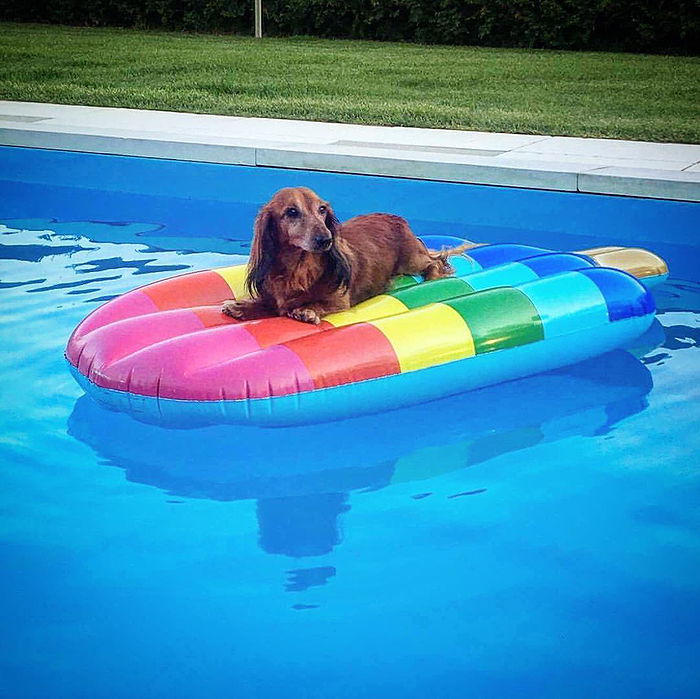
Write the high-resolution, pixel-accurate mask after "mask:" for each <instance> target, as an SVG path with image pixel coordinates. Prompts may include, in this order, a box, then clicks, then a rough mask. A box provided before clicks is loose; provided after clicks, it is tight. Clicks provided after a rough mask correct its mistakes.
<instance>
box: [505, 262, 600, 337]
mask: <svg viewBox="0 0 700 699" xmlns="http://www.w3.org/2000/svg"><path fill="white" fill-rule="evenodd" d="M519 288H520V291H522V292H523V293H524V294H525V295H526V296H527V297H528V298H529V299H530V301H532V303H533V304H534V306H535V308H536V309H537V311H538V313H539V314H540V318H541V319H542V325H543V326H544V337H545V339H547V338H551V337H558V336H560V335H568V334H569V333H573V332H579V331H581V330H585V329H586V328H595V327H600V326H604V325H606V324H608V323H609V322H610V320H609V318H608V305H607V303H606V302H605V298H604V296H603V294H602V293H601V291H600V289H599V288H598V286H597V285H596V284H595V283H594V282H593V281H592V280H591V279H588V277H586V276H585V275H583V274H580V273H579V272H564V273H562V274H556V275H553V276H551V277H545V278H544V279H538V280H537V281H536V282H531V283H529V284H523V285H522V286H521V287H519Z"/></svg>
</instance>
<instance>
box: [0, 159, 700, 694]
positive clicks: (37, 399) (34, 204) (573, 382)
mask: <svg viewBox="0 0 700 699" xmlns="http://www.w3.org/2000/svg"><path fill="white" fill-rule="evenodd" d="M290 184H292V185H295V184H306V185H309V186H312V187H314V188H315V189H317V190H318V191H319V192H320V193H321V194H322V195H323V196H325V197H328V198H329V199H330V200H331V201H332V202H333V203H334V204H335V206H336V210H337V212H338V213H339V214H340V216H341V218H344V217H348V216H350V215H353V214H355V213H360V212H362V211H372V210H390V211H393V212H395V213H399V214H403V215H405V216H407V218H409V220H410V222H411V223H412V225H413V226H414V228H415V230H416V231H417V232H418V233H423V234H426V233H454V234H463V235H467V236H470V237H472V238H474V239H478V240H482V241H485V242H498V241H511V242H528V243H532V244H536V245H543V246H547V247H552V248H555V249H580V248H584V247H591V246H594V245H605V244H630V245H643V246H646V247H649V248H651V249H653V250H655V251H656V252H658V253H659V254H661V255H662V256H664V257H665V258H666V259H667V261H668V262H669V266H670V268H671V277H670V279H669V280H668V281H667V282H666V283H664V284H663V285H662V286H661V287H658V288H657V289H656V290H655V297H656V300H657V304H658V308H659V315H658V321H659V322H658V323H657V324H656V325H655V327H654V328H652V331H650V333H648V334H647V336H645V337H644V338H641V339H640V340H639V341H638V342H637V343H634V346H633V347H630V348H628V349H629V351H622V350H620V351H618V352H614V353H611V354H608V355H606V356H604V357H599V358H597V359H595V360H592V361H588V362H584V363H582V364H578V365H576V366H573V367H569V368H566V369H560V370H558V371H554V372H549V373H547V374H542V375H539V376H534V377H530V378H526V379H522V380H519V381H516V382H511V383H508V384H503V385H501V386H496V387H492V388H488V389H483V390H480V391H475V392H472V393H469V394H464V395H461V396H455V397H452V398H449V399H445V400H442V401H437V402H434V403H430V404H425V405H422V406H416V407H414V408H409V409H405V410H400V411H395V412H391V413H386V414H383V415H377V416H368V417H363V418H359V419H355V420H348V421H343V422H336V423H330V424H325V425H319V426H306V427H300V428H286V429H276V430H274V429H273V430H264V429H258V428H243V427H235V426H219V427H208V428H204V429H195V430H168V429H164V428H162V427H155V426H150V425H146V424H142V423H139V422H136V421H134V420H132V419H131V418H130V417H129V416H127V415H124V414H118V413H111V412H108V411H105V410H104V409H102V408H100V407H98V406H97V405H96V404H94V403H93V402H92V401H91V400H90V399H89V398H87V397H85V396H84V395H82V393H81V391H80V389H79V388H78V386H77V384H76V383H75V382H74V381H73V379H72V378H71V376H70V374H69V371H68V368H67V366H66V364H65V362H64V359H63V354H62V353H63V348H64V346H65V342H66V340H67V338H68V335H69V334H70V331H71V330H72V328H73V327H74V326H75V325H76V324H77V323H78V322H79V321H80V320H81V319H82V318H83V317H84V315H85V314H86V313H87V312H89V311H90V310H91V309H93V308H95V307H96V306H97V305H98V304H99V303H100V302H102V301H104V300H106V299H109V298H112V297H113V296H114V295H116V294H119V293H121V292H124V291H126V290H127V289H130V288H133V287H134V286H137V285H141V284H143V283H146V282H150V281H154V280H155V279H158V278H162V277H166V276H169V275H172V274H175V273H179V272H184V271H187V270H194V269H203V268H208V267H212V266H217V265H225V264H232V263H236V262H238V261H239V260H242V259H243V257H241V255H245V254H246V252H247V249H248V243H249V237H250V230H251V222H252V217H253V216H254V214H255V211H256V208H257V206H259V204H260V203H262V202H263V201H264V200H265V199H266V198H267V197H269V195H270V194H271V193H272V192H273V191H274V190H275V189H276V188H278V187H281V186H285V185H290ZM699 221H700V214H699V213H698V205H691V204H682V203H672V202H655V201H651V200H646V201H645V200H632V199H623V198H616V197H602V196H586V195H576V194H564V193H556V192H532V191H526V190H515V189H512V190H511V189H499V188H495V187H474V186H460V185H449V184H445V183H421V182H412V181H406V180H404V181H401V180H393V179H389V178H372V177H352V176H342V175H330V174H325V173H302V172H291V171H284V170H264V169H260V168H258V169H254V168H242V167H230V166H228V167H227V166H213V165H197V164H187V163H172V162H167V161H155V160H150V161H137V160H134V159H131V158H119V157H114V156H111V157H110V156H87V155H77V154H71V153H51V152H47V151H40V150H35V151H31V150H23V149H15V148H0V270H1V273H0V304H1V306H0V308H1V309H2V313H1V314H0V347H1V348H2V365H1V368H0V395H1V400H0V469H1V474H2V475H1V480H0V484H1V486H2V487H1V488H0V498H1V505H0V571H1V574H0V606H1V609H2V620H3V631H2V633H1V634H0V639H1V640H0V696H3V697H12V698H15V697H52V698H63V697H66V698H67V697H70V698H74V697H90V698H97V697H105V698H106V697H109V698H115V699H121V698H123V697H278V696H284V697H290V698H297V697H358V696H371V697H374V696H377V697H379V696H382V697H383V696H396V697H425V696H437V697H466V696H473V697H510V696H532V697H563V696H566V697H696V696H698V694H699V693H700V676H699V675H700V672H699V670H698V662H697V658H698V657H700V641H699V639H698V628H700V540H699V532H700V527H699V525H700V513H699V511H698V497H699V496H700V477H699V475H698V455H699V454H700V432H699V431H698V424H699V418H700V400H698V399H699V398H700V364H699V362H698V344H699V341H700V244H699V243H698V239H697V233H698V230H700V226H699V225H698V223H699Z"/></svg>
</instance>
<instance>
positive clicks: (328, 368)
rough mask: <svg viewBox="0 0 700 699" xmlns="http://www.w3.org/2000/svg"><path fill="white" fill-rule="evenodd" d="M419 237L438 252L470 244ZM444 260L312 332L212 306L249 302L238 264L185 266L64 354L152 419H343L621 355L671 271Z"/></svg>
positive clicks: (81, 334)
mask: <svg viewBox="0 0 700 699" xmlns="http://www.w3.org/2000/svg"><path fill="white" fill-rule="evenodd" d="M424 240H425V242H426V243H427V244H428V245H429V246H430V247H433V248H435V247H437V248H439V247H441V246H442V245H448V244H449V245H453V244H455V243H457V244H458V243H459V242H463V241H460V240H459V239H455V238H446V237H437V236H436V237H434V238H428V237H426V238H424ZM450 261H451V262H452V264H453V266H454V267H455V276H453V277H449V278H446V279H438V280H435V281H431V282H422V281H421V280H420V279H417V278H413V277H398V278H396V279H395V280H394V282H393V285H392V287H391V289H390V290H388V291H387V292H386V293H384V294H381V295H379V296H376V297H374V298H372V299H369V300H367V301H365V302H363V303H361V304H359V305H357V306H355V307H354V308H352V309H350V310H349V311H344V312H342V313H335V314H332V315H329V316H326V317H325V318H324V320H323V322H322V323H321V324H320V325H318V326H314V325H309V324H306V323H300V322H298V321H295V320H292V319H289V318H265V319H261V320H255V321H245V322H239V321H235V320H233V319H231V318H228V317H226V316H224V315H223V314H222V313H221V312H220V310H219V306H220V304H221V302H222V301H223V300H225V299H227V298H231V297H240V296H242V295H243V287H244V281H245V266H244V265H238V266H234V267H225V268H221V269H215V270H205V271H201V272H192V273H189V274H184V275H180V276H176V277H172V278H170V279H165V280H162V281H158V282H155V283H152V284H148V285H146V286H144V287H141V288H139V289H136V290H134V291H130V292H128V293H126V294H124V295H122V296H119V297H117V298H115V299H113V300H111V301H108V302H107V303H106V304H104V305H103V306H101V307H100V308H98V309H97V310H95V311H94V312H93V313H91V314H90V315H89V316H88V317H87V318H86V319H85V320H84V321H83V322H82V323H80V325H78V327H77V328H76V329H75V331H74V332H73V334H72V336H71V338H70V340H69V342H68V346H67V349H66V357H67V359H68V361H69V363H70V365H71V367H72V370H73V374H74V376H75V377H76V379H77V380H78V382H79V383H80V385H81V386H82V387H83V388H84V389H85V391H86V392H87V393H89V394H90V395H92V396H93V397H94V398H95V399H96V400H98V402H100V403H102V404H104V405H106V406H108V407H110V408H113V409H115V410H121V411H125V412H129V413H131V414H132V415H134V416H135V417H138V418H140V419H142V420H145V421H151V422H161V423H166V424H181V425H201V424H211V423H217V422H232V423H249V424H259V425H291V424H302V423H309V422H318V421H328V420H336V419H341V418H345V417H352V416H356V415H362V414H366V413H372V412H379V411H383V410H389V409H393V408H397V407H402V406H405V405H411V404H415V403H421V402H424V401H429V400H434V399H436V398H440V397H443V396H448V395H453V394H456V393H461V392H463V391H467V390H470V389H474V388H478V387H481V386H487V385H491V384H495V383H499V382H502V381H508V380H511V379H515V378H519V377H522V376H527V375H529V374H535V373H538V372H541V371H545V370H548V369H555V368H557V367H561V366H566V365H570V364H574V363H576V362H579V361H581V360H584V359H587V358H589V357H594V356H596V355H600V354H603V353H605V352H608V351H610V350H613V349H615V348H618V347H622V346H624V345H625V344H626V343H629V342H630V341H632V340H634V339H635V338H637V337H638V336H639V335H641V334H642V333H643V332H645V331H646V330H647V329H648V328H649V326H650V325H651V323H652V321H653V318H654V311H655V306H654V301H653V298H652V296H651V294H650V292H649V290H648V287H649V286H650V285H652V284H654V283H657V282H658V281H661V280H663V279H664V278H665V277H666V275H667V268H666V265H665V263H664V262H663V260H661V259H660V258H658V257H657V256H656V255H654V254H653V253H650V252H647V251H645V250H641V249H635V248H610V247H609V248H596V249H592V250H586V251H583V252H578V253H560V252H552V251H550V250H545V249H542V248H536V247H532V246H525V245H508V244H496V245H483V246H480V247H477V248H474V249H472V250H470V251H469V254H468V255H467V254H465V255H461V256H458V257H453V258H451V260H450ZM613 267H614V268H613ZM523 400H524V401H525V402H526V400H527V398H526V397H524V398H523Z"/></svg>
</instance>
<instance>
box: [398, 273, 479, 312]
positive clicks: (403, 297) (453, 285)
mask: <svg viewBox="0 0 700 699" xmlns="http://www.w3.org/2000/svg"><path fill="white" fill-rule="evenodd" d="M473 291H474V289H473V288H472V287H471V286H470V285H469V284H467V282H465V281H464V280H463V279H457V278H456V277H445V278H444V279H435V280H434V281H431V282H423V283H422V284H416V285H415V286H411V287H407V288H404V289H399V290H398V291H393V292H391V294H390V295H391V296H393V297H394V298H397V299H398V300H399V301H401V303H403V304H405V305H406V307H407V308H419V307H420V306H425V305H427V304H429V303H435V302H437V301H445V300H446V299H453V298H455V297H456V296H464V295H465V294H471V293H472V292H473Z"/></svg>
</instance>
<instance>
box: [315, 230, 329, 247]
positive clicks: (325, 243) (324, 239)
mask: <svg viewBox="0 0 700 699" xmlns="http://www.w3.org/2000/svg"><path fill="white" fill-rule="evenodd" d="M332 242H333V238H332V237H331V236H330V235H329V234H328V233H317V234H316V235H314V247H315V248H316V249H317V250H328V248H330V246H331V243H332Z"/></svg>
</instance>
